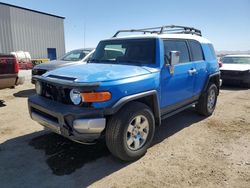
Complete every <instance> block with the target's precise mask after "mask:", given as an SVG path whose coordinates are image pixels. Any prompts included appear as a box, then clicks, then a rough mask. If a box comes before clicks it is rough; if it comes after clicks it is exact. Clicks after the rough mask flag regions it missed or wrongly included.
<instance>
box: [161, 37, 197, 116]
mask: <svg viewBox="0 0 250 188" xmlns="http://www.w3.org/2000/svg"><path fill="white" fill-rule="evenodd" d="M170 51H179V52H180V62H179V64H177V65H175V66H174V73H173V74H171V73H170V71H169V64H168V63H169V60H170V58H169V54H170ZM164 52H165V59H166V65H164V67H163V69H162V71H161V108H162V109H163V111H162V113H168V112H169V111H172V110H175V109H177V108H179V107H181V106H184V105H186V104H188V103H189V102H190V101H192V98H193V97H194V83H195V76H194V75H195V67H194V66H195V65H194V63H193V62H191V59H190V53H189V50H188V45H187V41H186V40H179V39H178V40H176V39H175V40H164Z"/></svg>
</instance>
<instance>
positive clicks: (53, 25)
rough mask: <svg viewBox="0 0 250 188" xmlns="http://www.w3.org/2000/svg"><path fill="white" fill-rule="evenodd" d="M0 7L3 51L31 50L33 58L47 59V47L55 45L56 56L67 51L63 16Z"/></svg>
mask: <svg viewBox="0 0 250 188" xmlns="http://www.w3.org/2000/svg"><path fill="white" fill-rule="evenodd" d="M0 8H1V9H0V24H1V25H0V43H1V44H2V46H1V47H0V51H1V48H2V51H3V52H6V53H8V52H10V51H20V50H22V51H28V52H30V54H31V57H32V58H47V55H48V54H47V48H56V55H57V57H60V56H62V55H63V54H64V53H65V40H64V19H62V18H58V17H54V16H50V15H45V14H41V13H37V12H33V11H28V10H24V9H20V8H16V7H11V6H10V7H8V6H5V5H0ZM2 10H3V11H2ZM2 15H3V16H4V17H3V20H4V21H1V18H2ZM9 20H10V21H9ZM1 34H2V35H1ZM1 40H4V41H1Z"/></svg>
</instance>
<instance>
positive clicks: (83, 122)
mask: <svg viewBox="0 0 250 188" xmlns="http://www.w3.org/2000/svg"><path fill="white" fill-rule="evenodd" d="M28 106H29V112H30V116H31V118H32V119H33V120H35V121H37V122H38V123H40V124H41V125H43V126H44V127H46V128H48V129H50V130H51V131H53V132H55V133H57V134H60V135H62V136H65V137H67V138H69V139H71V140H74V141H78V142H92V141H94V140H96V139H98V138H99V137H100V136H101V134H102V132H103V131H104V129H105V126H106V119H105V117H104V115H103V111H102V110H101V109H86V108H84V107H78V106H73V105H65V104H61V103H58V102H55V101H51V100H49V99H46V98H43V97H40V96H38V95H34V96H32V97H30V98H29V99H28Z"/></svg>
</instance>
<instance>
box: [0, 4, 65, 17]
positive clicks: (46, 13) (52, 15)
mask: <svg viewBox="0 0 250 188" xmlns="http://www.w3.org/2000/svg"><path fill="white" fill-rule="evenodd" d="M0 5H6V6H9V7H14V8H19V9H23V10H27V11H31V12H35V13H39V14H44V15H47V16H53V17H56V18H61V19H65V17H62V16H57V15H54V14H49V13H45V12H41V11H37V10H33V9H28V8H24V7H19V6H16V5H11V4H8V3H3V2H0Z"/></svg>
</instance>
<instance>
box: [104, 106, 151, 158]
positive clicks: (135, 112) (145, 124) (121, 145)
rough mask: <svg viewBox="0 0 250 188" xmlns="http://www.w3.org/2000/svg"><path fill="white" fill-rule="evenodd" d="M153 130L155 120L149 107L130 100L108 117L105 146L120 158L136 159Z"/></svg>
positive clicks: (141, 153)
mask: <svg viewBox="0 0 250 188" xmlns="http://www.w3.org/2000/svg"><path fill="white" fill-rule="evenodd" d="M154 131H155V120H154V115H153V113H152V111H151V110H150V108H149V107H148V106H147V105H145V104H143V103H140V102H131V103H129V104H127V105H126V106H124V107H123V108H122V109H121V110H120V111H119V112H118V113H116V114H115V115H113V116H112V117H111V118H110V119H109V121H108V124H107V129H106V143H107V147H108V148H109V150H110V152H111V153H112V154H113V155H114V156H116V157H118V158H120V159H121V160H124V161H134V160H137V159H139V158H140V157H142V156H143V155H144V154H145V153H146V151H147V149H148V147H149V146H150V144H151V142H152V139H153V136H154Z"/></svg>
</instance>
